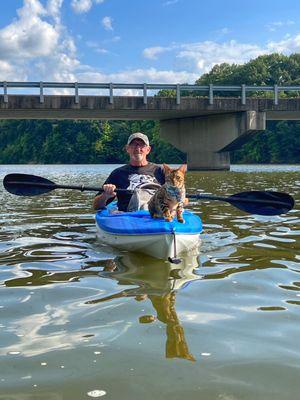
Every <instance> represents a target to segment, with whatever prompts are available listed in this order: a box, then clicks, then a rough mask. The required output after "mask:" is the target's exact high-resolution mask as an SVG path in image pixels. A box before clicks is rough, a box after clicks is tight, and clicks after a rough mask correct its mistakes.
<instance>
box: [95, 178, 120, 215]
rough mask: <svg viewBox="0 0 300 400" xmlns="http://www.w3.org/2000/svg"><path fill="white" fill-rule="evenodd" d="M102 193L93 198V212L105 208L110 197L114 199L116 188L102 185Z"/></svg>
mask: <svg viewBox="0 0 300 400" xmlns="http://www.w3.org/2000/svg"><path fill="white" fill-rule="evenodd" d="M103 190H104V191H103V193H101V194H99V195H98V196H95V198H94V201H93V207H94V210H95V211H97V210H100V209H101V208H105V206H106V203H107V201H108V200H109V199H111V198H112V197H115V196H116V195H117V193H116V192H115V190H116V186H115V185H111V184H106V185H103Z"/></svg>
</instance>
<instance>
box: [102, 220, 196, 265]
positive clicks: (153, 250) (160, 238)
mask: <svg viewBox="0 0 300 400" xmlns="http://www.w3.org/2000/svg"><path fill="white" fill-rule="evenodd" d="M174 236H175V241H176V251H175V247H174ZM97 237H98V238H99V240H100V241H101V242H102V243H105V244H107V245H109V246H112V247H114V248H117V249H119V250H126V251H136V252H139V253H143V254H147V255H150V256H152V257H155V258H159V259H168V258H169V257H171V258H172V257H177V256H178V255H179V254H183V253H187V252H189V251H190V250H192V249H195V248H197V247H199V245H200V234H199V233H196V234H180V233H175V234H165V233H164V234H155V235H151V234H143V235H120V234H113V233H110V232H106V231H104V230H102V229H101V228H100V227H99V225H97Z"/></svg>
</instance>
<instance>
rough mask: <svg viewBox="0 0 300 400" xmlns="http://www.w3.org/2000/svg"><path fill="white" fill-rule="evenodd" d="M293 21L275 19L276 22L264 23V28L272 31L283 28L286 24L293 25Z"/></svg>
mask: <svg viewBox="0 0 300 400" xmlns="http://www.w3.org/2000/svg"><path fill="white" fill-rule="evenodd" d="M294 24H295V22H294V21H291V20H288V21H276V22H271V23H270V24H268V25H266V28H267V29H268V30H269V31H270V32H274V31H277V30H278V29H280V28H284V27H286V26H291V25H294Z"/></svg>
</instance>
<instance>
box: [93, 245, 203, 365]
mask: <svg viewBox="0 0 300 400" xmlns="http://www.w3.org/2000/svg"><path fill="white" fill-rule="evenodd" d="M197 256H198V253H197V252H194V253H193V254H189V255H188V256H186V257H185V258H183V260H182V262H181V263H180V264H177V265H176V266H175V265H174V264H171V263H169V262H165V261H163V260H156V259H153V258H152V257H146V256H144V255H143V256H141V255H138V254H134V253H128V254H125V255H123V256H122V257H118V258H116V259H114V260H107V264H106V266H105V267H104V269H103V271H101V272H100V273H99V275H100V276H101V277H103V278H109V279H114V280H116V281H117V282H118V284H119V285H126V286H127V287H128V286H129V285H133V286H134V288H129V289H128V288H127V289H124V290H122V291H120V292H118V293H115V294H112V295H109V296H106V297H101V298H98V299H94V300H90V301H88V302H87V304H96V303H102V302H106V301H111V300H114V299H118V298H121V297H132V298H134V299H135V300H136V301H146V300H149V301H150V302H151V304H152V306H153V308H154V310H155V312H156V315H142V316H140V317H139V322H140V323H143V324H145V323H153V322H155V321H157V320H158V321H161V322H162V323H164V324H165V325H166V336H167V341H166V358H175V357H177V358H183V359H186V360H190V361H195V358H194V356H193V355H192V354H191V353H190V351H189V349H188V345H187V342H186V338H185V333H184V329H183V326H182V325H181V323H180V320H179V318H178V315H177V312H176V308H175V307H176V304H175V303H176V292H177V290H179V289H182V288H184V287H186V286H187V285H188V284H190V283H191V282H192V281H194V280H198V279H200V278H201V277H200V276H199V275H198V274H196V273H195V272H196V268H197V267H198V266H199V261H198V258H197Z"/></svg>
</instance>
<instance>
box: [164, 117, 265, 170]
mask: <svg viewBox="0 0 300 400" xmlns="http://www.w3.org/2000/svg"><path fill="white" fill-rule="evenodd" d="M265 129H266V116H265V113H264V112H257V111H244V112H239V113H233V114H215V115H208V116H203V117H191V118H179V119H172V120H163V121H160V133H161V137H162V138H163V139H165V140H166V141H167V142H169V143H171V144H173V146H175V147H176V148H178V149H179V150H181V151H184V152H186V153H187V160H188V167H189V169H190V170H228V169H229V168H230V154H229V152H230V151H232V150H236V149H238V148H239V147H240V146H241V145H242V144H244V143H245V142H246V141H247V140H248V139H249V137H250V136H251V135H253V134H256V133H258V132H259V131H262V130H265Z"/></svg>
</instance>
